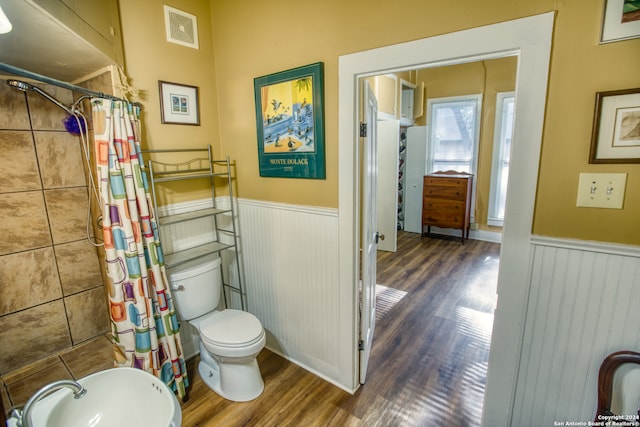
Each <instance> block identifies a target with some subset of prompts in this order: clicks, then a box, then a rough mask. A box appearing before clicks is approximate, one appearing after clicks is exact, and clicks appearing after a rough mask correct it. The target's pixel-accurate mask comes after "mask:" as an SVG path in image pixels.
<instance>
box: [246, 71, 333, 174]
mask: <svg viewBox="0 0 640 427" xmlns="http://www.w3.org/2000/svg"><path fill="white" fill-rule="evenodd" d="M254 91H255V99H256V127H257V130H258V160H259V163H260V176H264V177H283V178H311V179H324V178H325V153H324V100H323V96H324V90H323V63H322V62H318V63H316V64H311V65H306V66H304V67H299V68H294V69H291V70H287V71H282V72H279V73H275V74H270V75H268V76H263V77H257V78H255V79H254Z"/></svg>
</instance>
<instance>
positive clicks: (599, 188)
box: [576, 173, 627, 209]
mask: <svg viewBox="0 0 640 427" xmlns="http://www.w3.org/2000/svg"><path fill="white" fill-rule="evenodd" d="M626 185H627V174H626V173H581V174H580V181H579V183H578V200H577V202H576V206H582V207H587V208H608V209H622V205H623V203H624V191H625V187H626Z"/></svg>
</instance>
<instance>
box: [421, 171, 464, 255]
mask: <svg viewBox="0 0 640 427" xmlns="http://www.w3.org/2000/svg"><path fill="white" fill-rule="evenodd" d="M472 184H473V175H470V174H466V173H461V172H455V171H447V172H436V173H432V174H429V175H425V176H424V187H423V190H422V195H423V199H422V233H423V235H424V227H425V226H426V227H427V234H429V233H430V232H431V226H436V227H441V228H456V229H459V230H461V231H462V242H463V243H464V239H465V238H466V239H468V238H469V225H470V219H471V188H472Z"/></svg>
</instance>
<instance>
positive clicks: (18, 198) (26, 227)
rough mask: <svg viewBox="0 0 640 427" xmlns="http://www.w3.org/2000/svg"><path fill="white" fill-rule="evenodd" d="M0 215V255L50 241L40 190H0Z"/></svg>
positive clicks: (48, 243)
mask: <svg viewBox="0 0 640 427" xmlns="http://www.w3.org/2000/svg"><path fill="white" fill-rule="evenodd" d="M85 193H86V191H85ZM85 197H86V196H85ZM85 203H86V202H85ZM85 215H86V214H85ZM0 218H2V221H0V236H2V238H1V239H0V255H3V254H8V253H12V252H18V251H24V250H29V249H34V248H41V247H43V246H48V245H51V234H50V233H49V222H48V221H47V213H46V210H45V206H44V199H43V197H42V192H41V191H28V192H23V193H5V194H2V193H0ZM76 240H77V239H76Z"/></svg>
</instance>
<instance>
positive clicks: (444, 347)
mask: <svg viewBox="0 0 640 427" xmlns="http://www.w3.org/2000/svg"><path fill="white" fill-rule="evenodd" d="M499 251H500V246H499V245H498V244H495V243H488V242H481V241H474V240H470V241H467V242H465V244H464V245H461V244H460V241H459V239H457V238H455V239H453V238H452V239H449V238H446V237H443V238H421V237H420V235H418V234H414V233H400V234H399V238H398V251H397V252H396V253H390V252H380V253H379V255H378V283H379V284H381V285H384V286H386V287H389V288H391V290H390V292H384V293H383V295H381V296H380V300H379V301H378V302H379V308H380V311H381V313H379V314H381V315H382V317H381V319H380V320H378V321H377V324H376V330H375V337H374V343H373V349H372V355H371V359H370V364H369V371H368V375H367V381H366V384H364V385H363V386H361V387H360V389H359V390H358V391H357V392H356V393H355V394H354V395H351V394H349V393H347V392H345V391H343V390H341V389H339V388H338V387H336V386H334V385H332V384H329V383H327V382H326V381H324V380H322V379H320V378H318V377H316V376H314V375H312V374H310V373H308V372H306V371H305V370H303V369H302V368H299V367H298V366H296V365H294V364H292V363H290V362H288V361H286V360H284V359H283V358H281V357H280V356H277V355H275V354H273V353H271V352H270V351H268V350H266V349H265V350H263V351H262V353H261V354H260V356H259V357H258V362H259V364H260V369H261V372H262V375H263V377H264V380H265V391H264V393H263V394H262V395H261V396H260V397H259V398H258V399H256V400H254V401H252V402H247V403H234V402H229V401H226V400H224V399H222V398H220V397H218V396H217V395H216V394H214V393H213V392H212V391H210V390H209V389H208V388H207V387H206V386H205V385H204V384H203V383H202V381H200V378H199V377H197V375H196V372H195V362H196V361H190V362H189V369H190V372H189V373H190V376H191V377H190V379H191V381H192V385H191V387H190V393H189V398H188V400H187V401H186V402H184V403H183V405H182V409H183V426H184V427H197V426H225V427H229V426H305V427H306V426H380V427H383V426H384V427H387V426H429V427H433V426H435V427H438V426H446V427H456V426H460V427H463V426H478V425H480V417H481V412H482V401H483V396H484V384H485V379H486V369H487V360H488V354H489V353H488V351H489V342H490V339H491V327H492V323H493V314H492V313H493V309H494V305H495V290H496V279H497V271H498V261H499ZM403 292H406V294H403ZM403 295H404V296H403Z"/></svg>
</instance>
